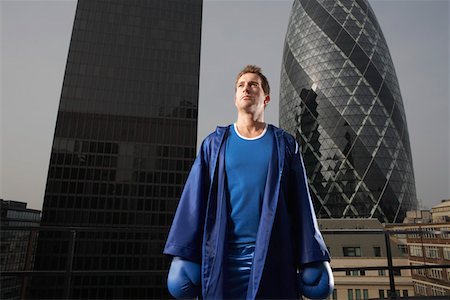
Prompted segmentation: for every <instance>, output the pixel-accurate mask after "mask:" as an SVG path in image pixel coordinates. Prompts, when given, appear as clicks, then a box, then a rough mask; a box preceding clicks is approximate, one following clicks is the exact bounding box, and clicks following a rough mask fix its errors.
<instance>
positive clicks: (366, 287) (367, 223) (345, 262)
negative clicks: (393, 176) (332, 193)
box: [318, 218, 414, 300]
mask: <svg viewBox="0 0 450 300" xmlns="http://www.w3.org/2000/svg"><path fill="white" fill-rule="evenodd" d="M318 224H319V228H320V230H321V231H322V234H323V237H324V239H325V243H326V245H327V247H328V250H329V251H330V254H331V257H332V259H331V267H332V269H336V268H361V267H373V268H375V267H381V268H382V267H386V266H388V260H387V259H388V258H387V257H388V256H387V247H386V241H385V238H384V234H383V229H384V227H383V225H382V224H381V223H380V222H379V221H378V220H377V219H358V218H352V219H318ZM327 230H336V231H342V232H340V233H339V234H337V233H335V232H333V233H327ZM370 231H378V232H377V234H373V233H371V232H370ZM391 254H392V263H393V266H394V281H395V292H396V295H397V296H398V297H404V298H408V297H411V296H414V286H413V282H412V278H411V271H409V270H400V269H398V268H397V269H396V268H395V266H406V265H408V255H407V254H405V253H404V252H402V251H401V250H400V249H399V248H398V247H397V244H396V242H395V241H393V240H391ZM333 275H334V282H335V290H334V291H333V294H332V295H331V296H330V297H329V298H328V299H332V300H339V299H347V300H361V299H384V298H386V299H388V298H390V296H391V295H390V293H389V290H390V282H389V273H388V270H386V269H382V270H381V269H380V270H349V271H345V272H342V271H340V272H336V271H334V272H333Z"/></svg>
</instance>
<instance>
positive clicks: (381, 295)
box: [378, 290, 384, 299]
mask: <svg viewBox="0 0 450 300" xmlns="http://www.w3.org/2000/svg"><path fill="white" fill-rule="evenodd" d="M378 296H379V297H380V299H384V290H378Z"/></svg>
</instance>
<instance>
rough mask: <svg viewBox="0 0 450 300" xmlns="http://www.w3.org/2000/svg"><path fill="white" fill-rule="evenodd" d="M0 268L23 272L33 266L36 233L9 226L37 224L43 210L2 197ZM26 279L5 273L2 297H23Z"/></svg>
mask: <svg viewBox="0 0 450 300" xmlns="http://www.w3.org/2000/svg"><path fill="white" fill-rule="evenodd" d="M0 204H1V205H0V220H1V231H0V270H1V271H2V272H3V271H22V270H24V269H32V264H33V257H34V248H35V245H36V235H35V234H34V233H32V232H30V231H27V230H23V229H21V230H17V229H10V228H8V227H10V226H37V225H39V222H40V219H41V212H40V211H39V210H35V209H29V208H27V204H26V203H24V202H18V201H11V200H3V199H0ZM24 280H25V279H23V278H19V277H12V276H2V277H1V279H0V285H1V289H0V299H3V300H6V299H22V298H23V297H22V291H23V287H24V284H25V281H24Z"/></svg>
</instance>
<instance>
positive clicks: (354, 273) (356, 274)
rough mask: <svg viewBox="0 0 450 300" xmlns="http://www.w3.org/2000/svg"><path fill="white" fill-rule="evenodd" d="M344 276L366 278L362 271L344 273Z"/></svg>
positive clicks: (364, 272)
mask: <svg viewBox="0 0 450 300" xmlns="http://www.w3.org/2000/svg"><path fill="white" fill-rule="evenodd" d="M345 275H347V276H366V271H364V270H352V271H345Z"/></svg>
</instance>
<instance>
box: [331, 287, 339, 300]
mask: <svg viewBox="0 0 450 300" xmlns="http://www.w3.org/2000/svg"><path fill="white" fill-rule="evenodd" d="M332 299H333V300H338V297H337V290H336V289H334V290H333V295H332Z"/></svg>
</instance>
